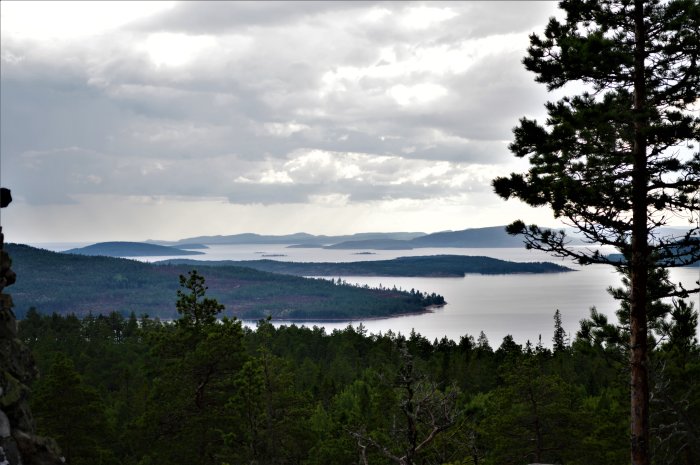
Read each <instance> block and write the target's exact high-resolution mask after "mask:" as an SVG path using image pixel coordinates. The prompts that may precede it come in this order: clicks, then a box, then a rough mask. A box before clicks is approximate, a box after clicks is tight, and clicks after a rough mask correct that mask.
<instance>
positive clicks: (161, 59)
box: [143, 32, 216, 66]
mask: <svg viewBox="0 0 700 465" xmlns="http://www.w3.org/2000/svg"><path fill="white" fill-rule="evenodd" d="M215 46H216V39H215V38H214V37H211V36H204V35H202V36H192V35H187V34H175V33H169V32H158V33H155V34H151V35H149V36H148V38H147V39H146V42H145V44H144V46H143V49H144V50H145V51H146V53H148V56H149V57H150V58H151V61H153V63H154V64H155V65H156V66H182V65H186V64H188V63H190V62H191V61H194V60H195V59H196V58H197V56H198V55H200V54H201V53H204V52H205V51H207V49H213V48H214V47H215Z"/></svg>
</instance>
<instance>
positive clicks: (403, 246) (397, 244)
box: [324, 239, 413, 250]
mask: <svg viewBox="0 0 700 465" xmlns="http://www.w3.org/2000/svg"><path fill="white" fill-rule="evenodd" d="M324 249H343V250H363V249H373V250H411V249H413V247H411V241H402V240H398V239H367V240H363V241H345V242H341V243H339V244H333V245H327V246H325V247H324Z"/></svg>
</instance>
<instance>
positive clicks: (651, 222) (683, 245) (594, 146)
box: [493, 0, 700, 465]
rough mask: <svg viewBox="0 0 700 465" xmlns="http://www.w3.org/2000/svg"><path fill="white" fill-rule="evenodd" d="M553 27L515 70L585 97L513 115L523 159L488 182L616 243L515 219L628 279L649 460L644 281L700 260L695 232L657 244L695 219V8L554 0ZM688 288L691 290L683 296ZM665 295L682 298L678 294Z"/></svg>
mask: <svg viewBox="0 0 700 465" xmlns="http://www.w3.org/2000/svg"><path fill="white" fill-rule="evenodd" d="M560 6H561V8H562V9H563V10H564V11H565V13H566V19H565V20H563V21H559V20H556V19H554V18H552V19H551V20H550V21H549V24H548V26H547V28H546V30H545V33H544V36H543V37H540V36H537V35H534V34H533V35H532V36H531V37H530V44H531V45H530V48H529V49H528V56H526V57H525V59H524V60H523V63H524V65H525V67H526V68H527V69H528V70H530V71H533V72H534V73H536V75H537V77H536V80H537V81H538V82H542V83H545V84H546V85H547V87H548V89H549V90H554V89H561V88H563V87H564V86H565V85H566V84H568V83H571V82H579V83H582V84H583V85H584V86H586V87H587V88H588V89H589V91H587V92H584V93H582V94H581V95H577V96H573V97H564V98H562V99H561V100H559V101H558V102H554V103H552V102H550V103H547V105H546V109H547V112H548V115H549V116H548V119H547V121H546V125H545V126H541V125H539V124H538V123H537V122H536V121H534V120H529V119H526V118H523V119H521V121H520V125H519V126H518V127H516V128H515V130H514V134H515V141H514V142H513V143H512V144H511V146H510V149H511V151H512V152H513V153H514V154H515V155H516V156H517V157H520V158H522V157H528V158H529V161H530V165H531V168H530V170H529V171H528V172H527V173H524V174H512V175H511V176H510V177H509V178H504V177H502V178H497V179H495V180H494V182H493V185H494V189H495V191H496V193H498V194H499V195H500V196H502V197H504V198H506V199H507V198H509V197H516V198H519V199H521V200H523V201H525V202H526V203H528V204H530V205H533V206H543V205H549V206H550V207H551V208H552V209H553V211H554V215H555V217H557V218H561V219H562V220H564V222H565V223H567V224H569V225H570V226H572V227H574V228H575V229H576V230H577V231H578V232H580V233H581V234H582V236H583V237H584V238H585V240H586V241H587V242H588V243H590V244H598V245H610V246H614V247H616V248H617V249H618V250H619V251H620V253H621V254H622V255H623V256H624V258H625V259H624V260H623V261H620V260H617V261H616V260H613V259H611V258H610V257H606V256H603V255H602V254H600V253H599V252H598V251H591V250H590V249H581V248H572V247H569V246H568V244H569V241H568V238H567V237H566V235H565V233H564V232H563V231H552V230H548V229H543V228H539V227H538V226H536V225H531V226H529V227H528V226H526V225H525V223H524V222H523V221H516V222H514V223H513V224H511V225H510V226H509V227H508V231H509V232H510V233H512V234H523V235H524V237H525V243H526V246H527V247H528V248H535V249H539V250H544V251H548V252H551V253H553V254H555V255H557V256H566V257H573V258H575V259H576V260H578V261H579V262H580V263H582V264H588V263H608V264H612V265H614V266H616V267H617V268H618V269H619V270H620V271H626V272H628V273H629V281H630V289H631V292H630V295H629V308H630V315H629V322H630V367H631V388H632V395H631V411H632V416H631V456H632V463H633V465H642V464H644V465H647V464H649V463H650V458H649V381H648V372H647V356H648V347H647V346H648V343H647V332H648V321H647V314H646V310H647V302H648V292H647V286H648V278H649V270H650V268H652V265H655V264H658V265H660V266H662V267H669V266H678V265H687V264H691V263H694V262H696V261H698V260H699V259H700V240H698V237H697V236H698V231H699V230H700V227H690V228H689V230H688V232H687V233H686V234H681V235H667V236H664V235H663V232H662V231H661V229H660V228H661V227H662V226H664V225H665V224H667V222H668V221H669V218H671V217H681V218H685V219H687V220H689V224H692V222H693V221H694V220H697V217H698V211H700V196H699V195H698V185H699V184H700V153H698V152H695V153H693V154H688V153H686V152H687V151H686V150H685V148H683V147H684V146H690V142H691V141H693V140H698V139H700V118H699V117H698V116H697V112H696V113H693V112H692V107H691V106H690V105H692V104H694V103H695V102H696V101H697V98H698V88H699V85H700V4H698V2H697V0H677V1H671V2H666V3H661V2H659V1H658V0H646V1H645V0H634V1H631V0H608V1H593V0H564V1H562V2H561V4H560ZM693 291H694V292H695V291H697V290H693ZM669 294H671V295H674V294H675V295H681V296H687V294H688V291H686V290H684V289H682V288H680V289H673V290H671V291H670V292H669Z"/></svg>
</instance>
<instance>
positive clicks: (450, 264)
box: [158, 255, 572, 277]
mask: <svg viewBox="0 0 700 465" xmlns="http://www.w3.org/2000/svg"><path fill="white" fill-rule="evenodd" d="M158 263H168V264H179V265H183V264H186V265H190V266H199V265H201V264H205V263H206V264H207V265H210V266H244V267H246V268H253V269H256V270H261V271H270V272H273V273H284V274H292V275H297V276H402V277H407V276H411V277H413V276H425V277H462V276H464V275H465V274H467V273H475V274H489V275H493V274H514V273H561V272H566V271H572V270H571V269H569V268H566V267H563V266H561V265H557V264H554V263H549V262H536V263H519V262H509V261H505V260H498V259H495V258H490V257H469V256H464V255H431V256H421V257H400V258H395V259H393V260H376V261H361V262H349V263H318V262H316V263H302V262H281V261H275V260H246V261H232V260H222V261H213V262H211V261H207V262H202V261H197V260H191V259H171V260H164V261H162V262H158Z"/></svg>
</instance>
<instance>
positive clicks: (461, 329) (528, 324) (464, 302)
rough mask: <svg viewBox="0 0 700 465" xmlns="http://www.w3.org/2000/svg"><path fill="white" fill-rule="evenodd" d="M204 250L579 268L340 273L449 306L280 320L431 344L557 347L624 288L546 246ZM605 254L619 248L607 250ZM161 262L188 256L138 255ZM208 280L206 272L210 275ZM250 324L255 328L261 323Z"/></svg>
mask: <svg viewBox="0 0 700 465" xmlns="http://www.w3.org/2000/svg"><path fill="white" fill-rule="evenodd" d="M31 245H34V246H36V247H41V248H45V249H49V250H54V251H63V250H67V249H69V248H73V247H81V246H84V245H88V244H76V243H43V244H31ZM208 247H209V248H207V249H202V250H198V251H200V252H204V255H192V256H189V257H185V258H191V259H194V260H202V261H207V260H259V259H269V260H282V261H295V262H351V261H361V260H389V259H392V258H397V257H404V256H418V255H421V256H424V255H446V254H449V255H469V256H486V257H493V258H499V259H502V260H510V261H516V262H538V261H550V262H554V263H559V264H561V265H564V266H566V267H569V268H571V269H572V270H574V271H572V272H566V273H545V274H508V275H479V274H467V275H465V276H464V277H461V278H460V277H456V278H432V277H431V278H423V277H420V278H405V277H389V276H376V277H375V276H373V277H367V276H333V277H330V276H328V277H324V279H332V278H333V279H337V278H341V279H343V280H344V281H346V282H348V283H352V284H358V285H365V284H367V285H369V286H371V287H378V286H381V287H387V288H393V287H394V286H395V287H396V288H398V289H404V290H410V289H416V290H419V291H422V292H428V293H433V292H435V293H436V294H440V295H442V296H444V297H445V300H446V301H447V304H446V305H445V306H443V307H440V308H435V309H432V310H431V311H429V312H426V313H420V314H412V315H405V316H399V317H391V318H376V319H360V320H353V321H333V322H328V321H305V322H298V321H294V322H292V321H275V322H274V324H275V325H278V326H279V325H290V324H296V325H299V326H301V325H305V326H309V327H313V326H318V327H324V328H325V330H326V332H328V333H330V332H332V331H334V330H342V329H344V328H347V326H348V325H352V326H353V327H355V328H357V327H359V326H360V325H362V327H363V328H364V329H365V330H366V331H367V333H369V334H380V333H381V334H386V333H387V332H389V331H392V332H393V333H395V334H399V333H400V334H403V335H406V336H407V335H409V334H410V333H411V331H415V332H417V333H420V334H421V335H422V336H424V337H426V338H428V339H429V340H430V341H434V340H435V339H438V340H440V339H442V338H443V337H446V338H448V339H451V340H454V341H456V342H459V340H460V338H461V337H463V336H467V335H470V336H473V337H474V338H477V337H478V336H479V334H480V332H481V331H483V332H484V334H485V335H486V337H487V338H488V339H489V342H490V344H491V345H492V346H493V347H494V348H496V347H498V346H499V345H500V343H501V341H502V340H503V338H504V337H505V336H506V335H510V336H512V337H513V338H514V339H515V341H516V342H517V343H519V344H525V343H526V342H527V341H530V342H531V343H533V344H537V343H538V341H541V342H542V344H544V345H545V346H551V343H552V335H553V328H554V313H555V311H556V310H559V312H560V313H561V318H562V325H563V327H564V330H565V331H566V332H567V333H568V334H569V337H570V338H571V339H572V340H573V338H574V337H575V335H576V331H577V330H578V329H579V326H580V321H581V320H582V319H584V318H587V317H588V316H589V315H590V310H591V308H595V309H596V310H597V311H598V312H599V313H602V314H604V315H606V316H607V317H608V318H609V319H610V320H611V321H613V322H615V321H617V318H616V316H615V311H616V310H617V309H618V308H619V303H618V302H617V301H615V300H614V299H613V298H612V297H611V296H610V295H609V294H608V292H607V289H608V288H610V287H620V286H621V279H620V275H619V274H617V273H616V272H615V270H614V269H613V268H612V267H610V266H607V265H588V266H583V267H582V266H579V265H577V264H575V263H574V262H572V261H571V260H568V259H561V258H556V257H552V256H550V255H547V254H545V253H544V252H541V251H535V250H526V249H525V248H420V249H413V250H335V249H321V248H290V247H288V245H284V244H226V245H223V244H222V245H209V246H208ZM602 252H604V253H605V252H610V253H612V252H613V250H612V249H611V250H606V249H603V250H602ZM130 258H132V259H135V260H140V261H145V262H154V261H159V260H165V259H168V258H182V257H130ZM202 274H204V275H205V277H206V273H202ZM670 277H671V280H672V281H673V282H676V283H682V284H683V286H684V287H686V288H693V287H697V284H696V282H697V281H698V280H700V267H680V268H671V269H670ZM691 301H693V302H694V304H695V308H699V307H700V296H699V295H698V294H695V295H693V296H692V297H691ZM244 324H246V325H248V326H252V327H254V326H255V322H252V321H246V322H244Z"/></svg>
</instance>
